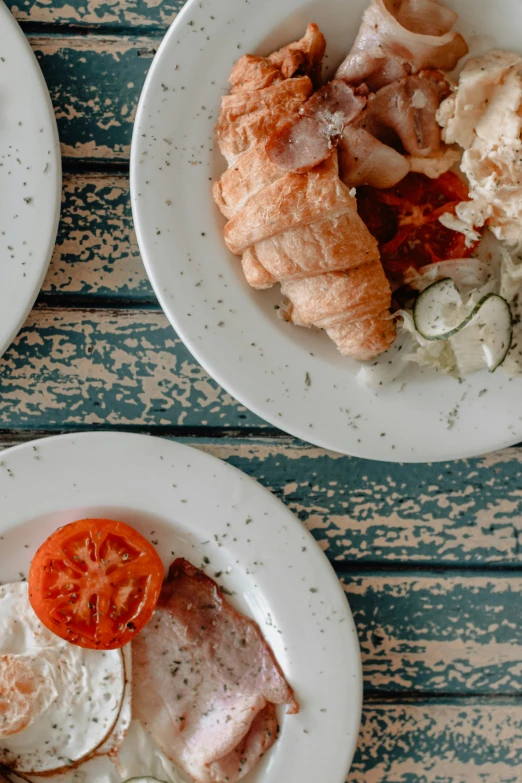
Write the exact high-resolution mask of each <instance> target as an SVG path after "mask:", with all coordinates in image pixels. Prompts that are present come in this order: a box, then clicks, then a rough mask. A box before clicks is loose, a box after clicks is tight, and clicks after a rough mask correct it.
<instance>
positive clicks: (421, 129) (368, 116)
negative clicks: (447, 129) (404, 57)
mask: <svg viewBox="0 0 522 783" xmlns="http://www.w3.org/2000/svg"><path fill="white" fill-rule="evenodd" d="M438 90H439V88H438V85H436V84H434V83H433V82H432V81H430V80H429V79H427V78H425V77H423V76H420V75H419V76H407V77H406V78H405V79H401V80H400V81H398V82H394V83H393V84H388V85H387V86H386V87H382V88H381V89H380V90H379V91H378V92H376V93H375V94H374V95H371V96H370V99H369V101H368V106H367V108H366V109H365V111H364V114H363V116H362V117H361V122H360V125H361V127H362V128H364V129H366V130H368V131H369V132H370V133H371V134H372V136H375V138H377V139H379V141H382V142H383V143H385V144H388V145H390V146H396V145H397V141H399V142H400V144H401V145H402V147H403V148H404V149H405V150H406V152H407V153H409V154H410V155H414V156H416V157H420V158H426V157H430V156H434V155H437V154H438V152H439V150H440V137H441V136H440V134H441V130H440V126H439V124H438V122H437V120H436V116H435V115H436V113H437V110H438V108H439V104H440V99H439V97H438Z"/></svg>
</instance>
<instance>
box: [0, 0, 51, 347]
mask: <svg viewBox="0 0 522 783" xmlns="http://www.w3.org/2000/svg"><path fill="white" fill-rule="evenodd" d="M0 51H1V52H2V60H1V62H0V161H2V163H3V166H2V167H1V172H2V174H1V175H0V189H2V188H3V184H4V182H3V177H4V176H5V174H6V173H7V169H8V163H9V162H12V163H13V166H12V169H11V172H12V173H13V174H14V177H13V176H9V175H8V176H9V180H6V181H7V182H8V184H9V195H8V197H7V199H6V201H7V203H3V202H2V199H1V197H0V224H1V227H2V246H1V247H0V278H1V279H2V286H1V288H0V356H1V355H2V354H3V353H4V352H5V350H6V349H7V348H8V346H9V345H10V344H11V342H12V341H13V339H14V338H15V336H16V335H17V334H18V332H19V330H20V328H21V326H22V324H23V323H24V321H25V319H26V318H27V315H28V314H29V312H30V310H31V308H32V306H33V304H34V302H35V300H36V297H37V296H38V294H39V292H40V289H41V287H42V283H43V281H44V278H45V275H46V273H47V269H48V267H49V263H50V261H51V256H52V253H53V249H54V244H55V241H56V234H57V231H58V221H59V218H60V204H61V195H62V188H61V185H62V170H61V156H60V142H59V139H58V129H57V126H56V119H55V116H54V111H53V107H52V104H51V99H50V97H49V92H48V89H47V85H46V83H45V80H44V77H43V75H42V71H41V70H40V66H39V64H38V61H37V59H36V57H35V55H34V53H33V51H32V49H31V47H30V45H29V42H28V41H27V38H26V37H25V35H24V33H23V32H22V30H21V29H20V27H19V25H18V23H17V22H16V20H15V18H14V17H13V15H12V14H11V12H10V11H9V9H8V8H7V6H6V5H4V3H3V2H2V0H0ZM6 73H7V74H8V78H7V79H4V75H5V74H6ZM4 107H6V111H5V114H4ZM6 148H8V149H9V150H14V151H15V153H14V154H13V155H12V157H11V158H10V159H9V160H8V161H6V160H5V159H4V158H3V151H4V150H6ZM19 161H20V162H19ZM24 183H25V184H24ZM15 212H16V213H17V214H16V217H15ZM13 256H14V257H13Z"/></svg>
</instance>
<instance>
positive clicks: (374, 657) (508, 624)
mask: <svg viewBox="0 0 522 783" xmlns="http://www.w3.org/2000/svg"><path fill="white" fill-rule="evenodd" d="M347 567H348V570H349V565H348V566H347ZM342 581H343V583H344V586H345V590H346V593H347V595H348V599H349V602H350V606H351V609H352V612H353V615H354V620H355V624H356V627H357V631H358V634H359V642H360V644H361V651H362V658H363V669H364V684H365V688H366V690H368V691H372V690H378V691H387V692H389V691H395V692H399V691H402V692H406V693H409V692H416V693H419V692H421V693H422V692H425V693H436V692H443V693H454V694H457V693H459V694H460V693H467V694H469V693H502V694H517V693H519V692H520V685H521V677H522V626H521V625H520V607H521V605H522V577H520V576H519V575H516V574H513V575H509V576H505V575H496V574H495V575H493V574H491V575H489V574H488V575H480V576H478V575H471V574H460V573H457V574H456V573H452V574H450V573H447V572H445V573H443V574H440V575H432V574H430V573H429V572H418V573H414V574H411V573H400V574H397V573H394V572H393V571H388V572H385V573H377V574H376V573H372V572H371V571H369V572H368V573H367V574H364V575H357V576H352V577H350V578H346V577H345V578H344V579H343V580H342ZM327 618H328V614H327V611H325V612H324V613H323V615H322V616H321V618H320V619H319V620H318V624H319V625H320V626H321V627H323V626H324V625H325V624H326V623H327V622H328V619H327ZM521 718H522V711H521Z"/></svg>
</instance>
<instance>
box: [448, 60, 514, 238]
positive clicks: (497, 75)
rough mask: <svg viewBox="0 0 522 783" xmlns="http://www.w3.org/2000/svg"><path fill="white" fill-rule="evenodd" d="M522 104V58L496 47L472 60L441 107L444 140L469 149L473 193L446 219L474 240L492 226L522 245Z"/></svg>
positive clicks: (465, 159)
mask: <svg viewBox="0 0 522 783" xmlns="http://www.w3.org/2000/svg"><path fill="white" fill-rule="evenodd" d="M521 104H522V57H520V56H519V55H518V54H515V53H513V52H504V51H499V50H492V51H490V52H488V53H487V54H485V55H483V56H481V57H474V58H472V59H470V60H468V62H467V63H466V65H465V66H464V68H463V70H462V71H461V74H460V78H459V83H458V85H457V87H456V88H455V91H454V92H453V93H452V95H450V96H449V98H446V100H445V101H443V102H442V103H441V105H440V108H439V111H438V113H437V120H438V122H439V124H440V125H441V126H442V128H443V131H442V138H443V140H444V141H445V142H446V143H447V144H455V143H456V144H459V145H460V146H461V147H462V148H463V149H464V153H463V155H462V163H461V170H462V172H463V173H464V174H465V175H466V176H467V178H468V180H469V187H470V197H471V201H469V202H462V203H460V204H459V205H458V206H457V210H456V217H454V216H453V215H444V216H443V218H442V219H441V222H443V223H444V225H446V226H448V228H453V229H455V230H457V231H462V232H463V233H464V234H466V235H467V236H468V238H469V239H470V240H473V239H478V238H479V237H478V234H477V233H476V232H475V231H474V230H473V229H474V227H475V228H479V227H482V226H484V225H486V224H487V226H488V227H489V228H490V229H491V231H492V232H493V233H494V234H495V236H496V237H497V238H498V239H500V240H502V241H504V242H506V243H507V244H509V245H512V246H516V247H517V249H520V247H522V140H521V131H522V105H521Z"/></svg>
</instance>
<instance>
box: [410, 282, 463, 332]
mask: <svg viewBox="0 0 522 783" xmlns="http://www.w3.org/2000/svg"><path fill="white" fill-rule="evenodd" d="M470 318H471V313H467V312H466V310H465V308H464V306H463V304H462V297H461V295H460V294H459V291H458V288H457V286H456V285H455V283H454V282H453V280H452V279H451V277H444V278H443V279H442V280H437V282H435V283H432V284H431V285H429V286H428V287H427V288H425V289H424V291H422V293H420V294H419V296H418V297H417V300H416V302H415V306H414V308H413V320H414V323H415V328H416V329H417V331H418V333H419V334H420V336H421V337H424V339H425V340H446V339H447V338H448V337H451V336H452V335H453V334H455V333H456V332H458V331H460V329H462V328H463V327H464V326H465V325H466V323H467V322H468V321H469V320H470Z"/></svg>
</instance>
